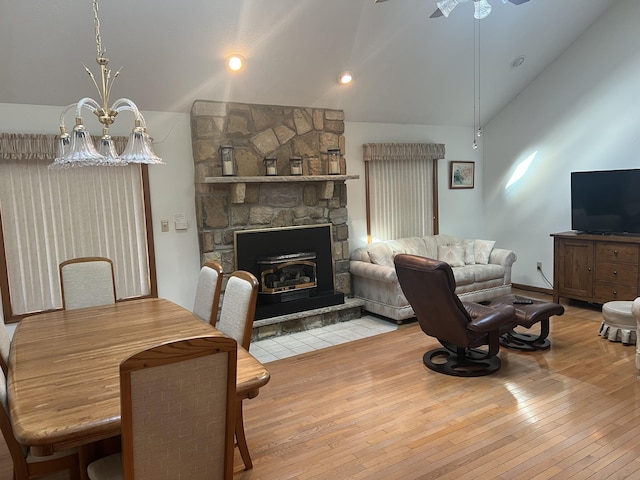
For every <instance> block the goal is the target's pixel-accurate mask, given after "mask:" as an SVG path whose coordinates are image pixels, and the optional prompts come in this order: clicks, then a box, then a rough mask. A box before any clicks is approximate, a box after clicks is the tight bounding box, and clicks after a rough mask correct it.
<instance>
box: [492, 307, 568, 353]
mask: <svg viewBox="0 0 640 480" xmlns="http://www.w3.org/2000/svg"><path fill="white" fill-rule="evenodd" d="M523 301H524V302H531V303H518V302H523ZM498 305H513V307H514V308H515V310H516V325H517V326H522V327H524V328H531V327H532V326H533V325H535V324H536V323H538V322H540V333H539V334H538V335H535V334H532V333H521V332H516V331H515V330H510V331H508V332H505V333H503V334H502V336H501V337H500V344H501V345H502V346H503V347H507V348H513V349H516V350H523V351H528V352H532V351H535V350H546V349H547V348H549V347H550V346H551V342H550V341H549V339H548V338H547V337H548V336H549V318H550V317H551V316H552V315H558V316H559V315H562V314H563V313H564V307H563V306H562V305H560V304H559V303H552V302H545V301H544V300H538V299H536V298H529V297H523V296H522V295H513V294H511V295H504V296H502V297H498V298H496V299H495V300H492V301H491V303H490V304H489V306H490V307H494V306H498Z"/></svg>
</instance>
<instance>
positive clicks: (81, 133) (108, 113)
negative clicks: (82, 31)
mask: <svg viewBox="0 0 640 480" xmlns="http://www.w3.org/2000/svg"><path fill="white" fill-rule="evenodd" d="M93 21H94V25H95V33H96V49H97V51H98V57H97V58H96V62H97V63H98V65H100V83H98V81H96V78H95V77H94V75H93V73H92V72H91V70H89V69H88V68H87V67H86V65H84V64H82V66H83V67H84V69H85V70H86V72H87V74H88V75H89V76H90V77H91V80H92V81H93V84H94V85H95V87H96V90H97V91H98V96H99V97H100V102H97V101H95V100H93V99H92V98H88V97H85V98H83V99H81V100H80V101H79V102H77V103H72V104H71V105H69V106H68V107H66V108H65V109H64V110H63V111H62V114H61V115H60V135H59V137H58V143H57V154H56V158H55V160H54V161H53V163H52V164H51V165H49V167H51V168H68V167H78V166H115V165H127V164H129V163H138V164H148V165H156V164H162V163H164V162H163V161H162V159H161V158H160V157H158V156H157V155H156V154H155V153H154V152H153V150H152V148H151V138H150V137H149V135H148V134H147V125H146V124H145V121H144V117H143V116H142V113H140V111H139V110H138V107H137V106H136V104H135V103H133V102H132V101H131V100H129V99H128V98H119V99H118V100H116V101H115V102H113V104H112V105H111V106H109V94H110V93H111V87H113V83H114V81H115V79H116V78H117V77H118V75H119V74H120V70H121V69H120V70H118V71H117V72H115V74H114V75H113V76H112V75H111V70H110V69H109V68H107V65H108V63H109V59H108V58H106V57H105V56H104V55H105V49H104V48H103V47H102V38H101V37H100V20H99V19H98V0H93ZM72 109H74V110H75V125H74V127H73V129H72V131H71V133H69V132H68V131H67V127H66V126H65V123H64V118H65V115H66V114H67V112H69V110H72ZM83 109H86V110H89V111H90V112H92V113H93V114H95V115H96V117H98V121H99V122H100V123H101V124H102V125H103V127H102V137H101V138H100V142H99V146H98V148H97V149H96V147H95V146H94V144H93V140H92V139H91V135H90V134H89V132H88V131H87V129H86V128H85V126H84V124H83V120H82V111H83ZM124 111H129V112H132V113H133V116H134V119H135V124H134V127H133V130H132V131H131V134H130V136H129V141H128V142H127V145H126V147H125V149H124V151H123V152H122V153H121V154H118V153H117V151H116V148H115V145H114V143H113V139H112V138H111V135H109V126H110V125H111V124H113V123H114V122H115V118H116V115H118V113H120V112H124Z"/></svg>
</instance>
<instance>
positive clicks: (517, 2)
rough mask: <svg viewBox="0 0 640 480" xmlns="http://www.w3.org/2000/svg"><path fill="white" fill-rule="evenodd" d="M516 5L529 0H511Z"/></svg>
mask: <svg viewBox="0 0 640 480" xmlns="http://www.w3.org/2000/svg"><path fill="white" fill-rule="evenodd" d="M509 1H510V2H511V3H513V4H514V5H522V4H523V3H527V2H528V1H529V0H509Z"/></svg>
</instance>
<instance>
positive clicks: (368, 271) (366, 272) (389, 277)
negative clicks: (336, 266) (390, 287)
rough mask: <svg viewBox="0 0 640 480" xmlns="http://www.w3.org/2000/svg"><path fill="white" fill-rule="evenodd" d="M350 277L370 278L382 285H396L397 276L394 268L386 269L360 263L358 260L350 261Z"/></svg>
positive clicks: (373, 264)
mask: <svg viewBox="0 0 640 480" xmlns="http://www.w3.org/2000/svg"><path fill="white" fill-rule="evenodd" d="M349 267H350V271H351V275H356V276H358V277H365V278H370V279H372V280H377V281H379V282H384V283H392V284H393V283H398V276H397V275H396V269H395V268H394V267H386V266H384V265H377V264H375V263H367V262H361V261H359V260H351V262H350V265H349Z"/></svg>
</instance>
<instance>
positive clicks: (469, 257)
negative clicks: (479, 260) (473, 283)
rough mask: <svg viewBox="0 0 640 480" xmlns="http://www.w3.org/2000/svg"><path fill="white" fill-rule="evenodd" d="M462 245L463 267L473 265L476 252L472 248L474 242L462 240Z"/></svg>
mask: <svg viewBox="0 0 640 480" xmlns="http://www.w3.org/2000/svg"><path fill="white" fill-rule="evenodd" d="M462 244H463V245H464V263H465V265H475V264H476V253H475V252H476V251H475V248H474V245H475V242H474V241H473V240H464V241H463V242H462Z"/></svg>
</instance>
